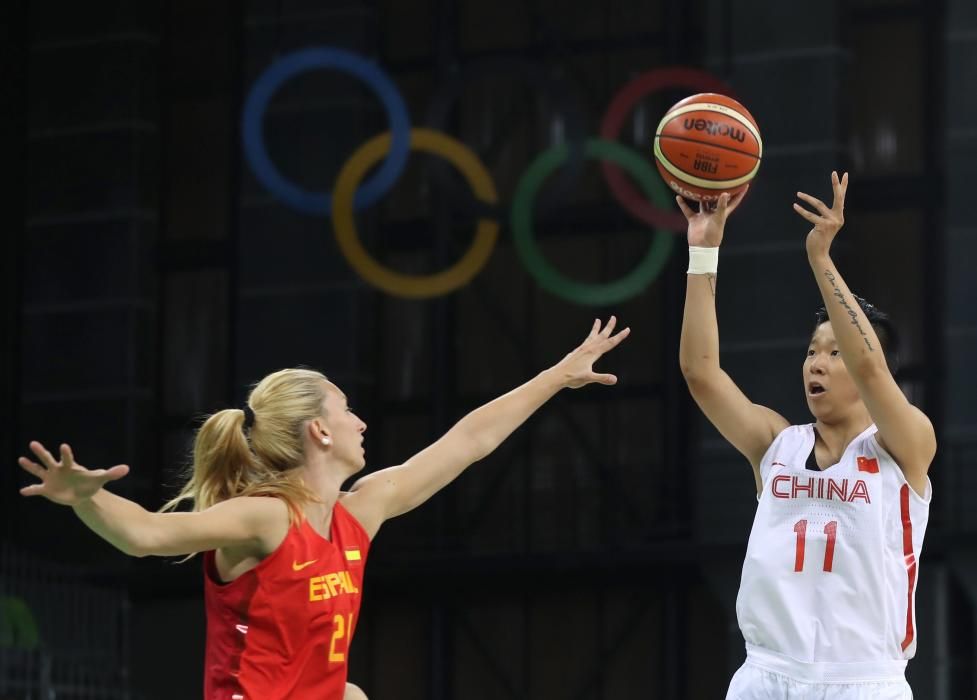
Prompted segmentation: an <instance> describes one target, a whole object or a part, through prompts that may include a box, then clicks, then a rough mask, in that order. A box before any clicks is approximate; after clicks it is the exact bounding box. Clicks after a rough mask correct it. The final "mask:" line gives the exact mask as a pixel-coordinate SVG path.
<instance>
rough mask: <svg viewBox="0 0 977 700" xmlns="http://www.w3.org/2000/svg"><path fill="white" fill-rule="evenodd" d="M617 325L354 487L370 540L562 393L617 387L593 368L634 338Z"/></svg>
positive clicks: (350, 503)
mask: <svg viewBox="0 0 977 700" xmlns="http://www.w3.org/2000/svg"><path fill="white" fill-rule="evenodd" d="M615 323H616V319H615V318H614V317H613V316H612V317H611V320H610V321H609V322H608V323H607V326H606V327H604V328H603V330H602V329H601V323H600V321H599V320H598V321H595V322H594V326H593V329H592V330H591V332H590V335H588V336H587V338H586V339H585V340H584V342H583V343H582V344H581V345H580V347H578V348H577V349H576V350H574V351H573V352H571V353H570V354H569V355H567V356H566V357H564V358H563V359H562V360H561V361H560V362H558V363H557V364H556V365H554V366H553V367H551V368H550V369H547V370H545V371H543V372H541V373H540V374H538V375H536V377H534V378H533V379H531V380H529V381H528V382H526V383H525V384H523V385H522V386H520V387H517V388H516V389H513V390H512V391H510V392H509V393H507V394H504V395H503V396H500V397H499V398H497V399H495V400H493V401H490V402H489V403H487V404H485V405H484V406H481V407H480V408H477V409H475V410H474V411H472V412H471V413H469V414H468V415H467V416H465V417H464V418H462V419H461V420H460V421H458V423H456V424H455V425H454V427H452V428H451V430H449V431H448V432H447V433H445V435H444V436H443V437H442V438H441V439H439V440H438V441H437V442H435V443H434V444H432V445H431V446H430V447H427V448H425V449H424V450H422V451H421V452H419V453H417V454H416V455H414V456H413V457H411V458H410V459H409V460H407V461H406V462H404V463H403V464H401V465H399V466H396V467H390V468H389V469H383V470H381V471H377V472H374V473H373V474H369V475H368V476H365V477H363V478H362V479H360V480H359V481H357V482H356V483H355V484H354V485H353V488H352V490H351V491H350V493H349V495H347V496H346V497H345V498H344V499H343V505H344V506H345V507H346V508H347V509H349V510H350V512H352V513H353V515H355V516H356V518H357V520H359V521H360V523H362V524H363V526H364V527H365V528H366V530H367V532H369V533H370V536H371V537H372V536H373V535H374V534H376V532H377V530H379V528H380V525H382V524H383V522H384V521H385V520H387V519H389V518H393V517H395V516H398V515H401V514H403V513H406V512H408V511H410V510H413V509H414V508H416V507H417V506H419V505H421V504H422V503H424V502H425V501H426V500H428V499H429V498H430V497H431V496H433V495H434V494H435V493H437V492H438V491H440V490H441V489H442V488H444V487H445V486H447V485H448V484H449V483H451V482H452V481H454V479H455V478H456V477H457V476H458V475H459V474H461V473H462V472H463V471H464V470H465V469H466V468H468V467H469V466H470V465H471V464H473V463H475V462H477V461H478V460H480V459H482V458H484V457H486V456H488V455H489V454H490V453H491V452H492V451H494V450H495V449H496V448H497V447H498V446H499V445H501V444H502V442H503V441H504V440H505V439H506V438H507V437H509V435H511V434H512V433H513V431H515V430H516V428H518V427H519V426H520V425H522V424H523V423H524V422H525V421H526V420H527V419H528V418H529V417H530V416H531V415H532V414H533V413H535V412H536V410H537V409H538V408H539V407H540V406H542V405H543V404H544V403H546V402H547V401H549V400H550V399H551V398H552V397H553V396H554V395H555V394H556V393H557V392H559V391H560V390H561V389H564V388H571V389H577V388H579V387H582V386H584V385H586V384H591V383H598V384H614V383H615V382H617V378H616V377H615V376H614V375H612V374H597V373H595V372H594V371H593V364H594V362H596V361H597V360H598V359H599V358H600V357H601V355H603V354H604V353H606V352H607V351H609V350H611V349H612V348H614V347H615V346H617V345H618V343H620V342H621V341H622V340H624V339H625V338H626V337H627V336H628V334H629V332H630V329H629V328H625V329H624V330H623V331H621V332H620V333H617V334H616V335H612V333H613V331H614V325H615Z"/></svg>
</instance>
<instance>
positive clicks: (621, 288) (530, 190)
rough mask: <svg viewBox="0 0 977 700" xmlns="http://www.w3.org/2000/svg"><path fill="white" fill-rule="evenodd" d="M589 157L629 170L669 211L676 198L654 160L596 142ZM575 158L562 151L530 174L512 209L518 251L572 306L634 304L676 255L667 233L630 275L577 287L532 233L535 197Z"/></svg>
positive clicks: (542, 159)
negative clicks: (651, 162) (629, 301)
mask: <svg viewBox="0 0 977 700" xmlns="http://www.w3.org/2000/svg"><path fill="white" fill-rule="evenodd" d="M584 156H585V157H586V158H593V159H596V158H602V159H605V160H608V161H612V162H614V163H617V164H618V165H619V166H622V167H623V168H625V169H626V170H628V171H629V172H630V173H631V175H633V176H634V178H635V179H636V180H637V181H638V182H639V183H640V184H641V187H642V189H643V190H644V193H645V194H646V195H647V196H648V198H649V199H653V200H655V201H656V202H657V203H658V204H659V205H660V206H667V205H668V203H669V202H670V201H671V197H670V195H669V194H668V192H667V191H666V190H665V186H664V184H663V183H662V181H661V178H660V177H658V173H656V172H655V171H654V169H653V168H652V167H651V165H649V163H648V161H647V160H646V159H644V158H642V157H641V156H640V155H638V154H637V153H636V152H635V151H634V150H632V149H630V148H628V147H627V146H624V145H622V144H620V143H617V142H616V141H601V140H599V139H591V140H589V141H587V143H586V147H585V149H584ZM568 157H569V153H568V148H567V147H566V146H556V147H554V148H551V149H549V150H547V151H544V152H543V153H541V154H540V155H539V156H538V157H537V158H536V160H534V161H533V162H532V163H531V164H530V166H529V167H528V168H527V169H526V172H525V173H524V174H523V176H522V178H521V179H520V180H519V185H518V186H517V188H516V196H515V200H514V201H513V204H512V235H513V237H514V239H515V242H516V250H517V251H518V253H519V257H520V258H522V261H523V264H524V265H525V266H526V269H527V270H528V271H529V273H530V274H531V275H532V276H533V277H535V278H536V281H537V282H539V284H540V286H541V287H543V288H544V289H546V290H548V291H550V292H552V293H553V294H556V295H557V296H560V297H563V298H564V299H567V300H569V301H575V302H577V303H578V304H582V305H586V306H607V305H610V304H616V303H618V302H621V301H624V300H625V299H630V298H631V297H633V296H635V295H636V294H639V293H640V292H642V291H643V290H644V289H645V287H647V286H648V284H650V283H651V281H652V280H653V279H655V277H656V276H657V275H658V273H659V272H661V269H662V267H664V265H665V263H666V262H667V261H668V257H669V255H670V254H671V252H672V246H673V244H674V237H673V236H672V235H671V234H669V233H668V232H666V231H661V230H657V229H656V231H655V238H654V241H653V242H652V244H651V247H650V248H649V249H648V253H647V254H646V255H645V257H644V259H643V260H642V261H641V262H640V263H639V264H638V266H637V267H636V268H634V269H633V270H632V271H631V272H629V273H628V274H627V275H625V276H624V277H622V278H621V279H619V280H617V281H615V282H607V283H604V284H588V283H584V282H574V281H573V280H570V279H568V278H567V277H566V276H564V275H563V274H562V273H560V272H559V271H558V270H557V269H556V268H555V267H553V266H552V265H551V264H550V263H548V262H547V261H546V260H545V259H544V258H543V254H542V252H541V251H540V249H539V246H538V245H537V244H536V240H535V239H534V238H533V234H532V215H533V205H532V198H533V196H534V195H535V194H536V192H537V190H539V188H540V186H541V185H542V184H543V182H544V181H545V179H546V177H547V176H548V175H550V173H552V172H553V171H554V170H556V168H558V167H559V166H560V165H561V164H563V163H564V162H566V160H567V158H568Z"/></svg>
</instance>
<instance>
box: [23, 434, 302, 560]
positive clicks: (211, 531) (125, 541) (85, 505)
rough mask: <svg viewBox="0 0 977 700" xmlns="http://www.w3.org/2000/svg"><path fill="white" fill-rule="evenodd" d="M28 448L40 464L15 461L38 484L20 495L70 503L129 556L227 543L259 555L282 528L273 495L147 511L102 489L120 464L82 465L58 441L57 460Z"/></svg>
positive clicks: (283, 517)
mask: <svg viewBox="0 0 977 700" xmlns="http://www.w3.org/2000/svg"><path fill="white" fill-rule="evenodd" d="M30 446H31V450H32V451H33V452H34V454H35V456H36V457H37V458H38V460H40V463H38V462H35V461H33V460H30V459H27V458H26V457H21V458H20V459H19V460H18V461H19V462H20V466H21V467H23V468H24V470H26V471H27V472H29V473H31V474H33V475H34V476H36V477H37V478H38V479H40V483H37V484H32V485H30V486H25V487H24V488H22V489H21V491H20V492H21V494H22V495H24V496H44V497H45V498H47V499H48V500H50V501H53V502H54V503H58V504H61V505H66V506H71V508H72V509H74V511H75V513H76V514H77V515H78V517H79V518H80V519H81V521H82V522H84V523H85V525H87V526H88V527H89V528H91V530H92V531H93V532H95V534H97V535H98V536H99V537H101V538H102V539H104V540H106V541H107V542H109V543H110V544H111V545H112V546H114V547H116V548H117V549H119V550H121V551H122V552H124V553H125V554H128V555H130V556H135V557H144V556H149V555H156V556H170V555H182V554H192V553H194V552H203V551H207V550H211V549H217V548H219V547H228V546H237V547H243V548H245V549H246V550H250V551H253V552H254V554H255V555H256V556H264V555H266V554H268V553H269V552H271V551H272V550H274V548H275V547H276V546H278V543H279V542H281V540H282V539H283V538H284V536H285V534H286V532H287V530H288V511H287V507H286V505H285V504H284V502H282V501H280V500H279V499H277V498H232V499H230V500H227V501H224V502H222V503H219V504H217V505H215V506H213V507H211V508H208V509H207V510H205V511H200V512H196V513H153V512H150V511H147V510H146V509H145V508H143V507H142V506H140V505H139V504H138V503H134V502H133V501H130V500H128V499H125V498H122V497H121V496H117V495H115V494H113V493H110V492H109V491H107V490H105V489H104V488H103V486H104V485H105V484H106V483H108V482H109V481H115V480H117V479H121V478H122V477H124V476H125V475H126V474H128V473H129V467H127V466H126V465H123V464H120V465H118V466H115V467H112V468H111V469H85V468H84V467H82V466H81V465H80V464H77V463H76V462H75V460H74V455H73V454H72V452H71V448H70V447H69V446H68V445H61V455H60V456H61V459H60V460H56V459H55V458H54V457H53V456H52V455H51V453H50V452H48V450H47V449H45V447H44V446H43V445H42V444H41V443H39V442H32V443H31V445H30Z"/></svg>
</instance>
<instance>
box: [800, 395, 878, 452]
mask: <svg viewBox="0 0 977 700" xmlns="http://www.w3.org/2000/svg"><path fill="white" fill-rule="evenodd" d="M870 425H872V416H870V415H869V413H868V409H866V408H865V407H864V406H860V407H859V408H858V409H857V410H853V411H851V412H850V413H849V414H847V415H846V416H844V417H843V418H841V419H839V420H829V421H826V420H822V419H820V418H819V419H818V420H817V421H815V423H814V428H815V430H816V431H817V437H819V438H820V439H821V441H822V442H823V443H824V445H825V447H827V448H828V452H829V453H830V454H831V455H833V456H834V457H838V458H840V457H841V455H842V454H843V453H844V451H845V449H846V448H847V447H848V445H849V444H850V443H851V441H852V440H854V439H855V438H856V437H858V436H859V435H861V434H862V433H863V432H865V430H866V429H867V428H868V427H869V426H870Z"/></svg>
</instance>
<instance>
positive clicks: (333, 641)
mask: <svg viewBox="0 0 977 700" xmlns="http://www.w3.org/2000/svg"><path fill="white" fill-rule="evenodd" d="M329 537H330V539H328V540H327V539H325V538H323V537H322V536H321V535H319V533H317V532H316V531H315V530H314V529H313V528H312V526H311V525H309V523H308V521H305V520H303V521H302V522H301V523H298V524H295V525H293V526H292V527H291V528H290V529H289V531H288V534H287V535H286V536H285V539H284V540H283V541H282V543H281V544H280V545H279V546H278V548H277V549H276V550H275V551H274V552H272V553H271V554H270V555H269V556H268V557H266V558H265V559H264V560H262V561H261V563H260V564H258V565H257V566H256V567H255V568H253V569H251V570H250V571H248V572H246V573H244V574H242V575H241V576H239V577H238V578H236V579H234V580H233V581H231V582H230V583H222V582H221V581H220V577H219V575H218V573H217V567H216V565H215V562H214V552H207V553H205V555H204V582H205V583H204V602H205V605H206V609H207V650H206V654H205V656H204V698H205V700H284V699H285V698H315V699H316V700H333V699H335V700H341V699H342V697H343V693H344V691H345V688H346V672H347V660H348V656H349V645H350V642H351V641H352V639H353V630H354V629H355V628H356V623H357V621H358V620H357V617H358V615H359V610H360V600H361V598H362V593H361V591H362V590H363V573H364V567H365V565H366V555H367V552H368V550H369V548H370V538H369V536H368V535H367V534H366V531H365V530H364V529H363V527H362V526H361V525H360V524H359V522H357V521H356V519H355V518H354V517H353V516H352V515H350V513H349V511H347V510H346V509H345V508H343V506H342V505H340V504H339V503H338V502H337V503H336V505H335V507H334V508H333V513H332V525H331V526H330V529H329Z"/></svg>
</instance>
